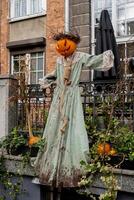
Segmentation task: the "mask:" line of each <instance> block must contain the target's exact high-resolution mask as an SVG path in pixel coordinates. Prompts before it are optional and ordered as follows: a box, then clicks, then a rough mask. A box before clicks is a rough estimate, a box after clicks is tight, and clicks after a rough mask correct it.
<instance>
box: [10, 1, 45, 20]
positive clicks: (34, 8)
mask: <svg viewBox="0 0 134 200" xmlns="http://www.w3.org/2000/svg"><path fill="white" fill-rule="evenodd" d="M45 11H46V0H10V18H11V19H21V18H24V17H31V16H34V15H41V14H45Z"/></svg>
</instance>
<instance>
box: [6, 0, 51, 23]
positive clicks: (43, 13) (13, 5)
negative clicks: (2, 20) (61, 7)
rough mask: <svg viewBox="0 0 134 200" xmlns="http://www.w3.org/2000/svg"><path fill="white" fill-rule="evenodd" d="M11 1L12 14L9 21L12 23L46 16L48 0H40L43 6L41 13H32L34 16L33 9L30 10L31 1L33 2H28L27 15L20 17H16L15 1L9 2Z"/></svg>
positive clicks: (28, 0)
mask: <svg viewBox="0 0 134 200" xmlns="http://www.w3.org/2000/svg"><path fill="white" fill-rule="evenodd" d="M9 1H10V4H9V5H10V14H9V21H10V22H14V21H19V20H23V19H27V18H33V17H37V16H42V15H45V14H46V10H47V0H40V1H41V5H42V10H41V12H38V13H32V14H31V8H30V1H31V0H26V5H27V11H26V15H25V16H20V17H16V16H15V0H9Z"/></svg>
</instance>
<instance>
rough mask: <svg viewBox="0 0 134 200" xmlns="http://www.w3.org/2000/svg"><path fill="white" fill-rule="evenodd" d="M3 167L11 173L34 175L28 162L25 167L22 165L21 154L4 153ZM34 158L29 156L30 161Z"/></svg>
mask: <svg viewBox="0 0 134 200" xmlns="http://www.w3.org/2000/svg"><path fill="white" fill-rule="evenodd" d="M4 158H5V167H6V169H7V171H8V172H11V173H13V174H22V175H24V176H33V177H34V176H36V173H35V171H34V168H33V167H32V166H31V165H30V164H29V165H28V164H27V165H26V166H25V167H24V165H23V158H22V157H21V156H12V155H4ZM34 160H35V158H31V163H32V162H33V161H34Z"/></svg>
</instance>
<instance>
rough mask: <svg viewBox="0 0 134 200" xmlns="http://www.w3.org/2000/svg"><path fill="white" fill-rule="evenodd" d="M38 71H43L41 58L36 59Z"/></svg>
mask: <svg viewBox="0 0 134 200" xmlns="http://www.w3.org/2000/svg"><path fill="white" fill-rule="evenodd" d="M38 70H43V58H38Z"/></svg>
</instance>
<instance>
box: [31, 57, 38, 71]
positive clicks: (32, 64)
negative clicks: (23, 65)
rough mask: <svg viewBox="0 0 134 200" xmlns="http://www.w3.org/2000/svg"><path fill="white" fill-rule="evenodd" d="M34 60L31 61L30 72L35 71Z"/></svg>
mask: <svg viewBox="0 0 134 200" xmlns="http://www.w3.org/2000/svg"><path fill="white" fill-rule="evenodd" d="M36 65H37V64H36V59H31V71H34V70H36Z"/></svg>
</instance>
